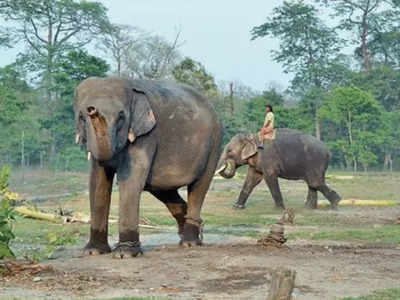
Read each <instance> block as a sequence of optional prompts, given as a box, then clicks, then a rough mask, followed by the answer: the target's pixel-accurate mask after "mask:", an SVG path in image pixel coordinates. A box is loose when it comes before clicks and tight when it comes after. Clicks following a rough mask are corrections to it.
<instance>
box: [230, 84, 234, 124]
mask: <svg viewBox="0 0 400 300" xmlns="http://www.w3.org/2000/svg"><path fill="white" fill-rule="evenodd" d="M229 110H230V114H231V116H233V113H234V112H235V107H234V105H233V82H231V83H229Z"/></svg>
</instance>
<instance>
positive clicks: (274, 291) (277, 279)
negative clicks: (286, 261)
mask: <svg viewBox="0 0 400 300" xmlns="http://www.w3.org/2000/svg"><path fill="white" fill-rule="evenodd" d="M271 275H272V278H271V285H270V289H269V293H268V297H267V300H291V299H292V293H293V289H294V283H295V279H296V271H294V270H290V269H286V268H283V267H280V268H277V269H275V270H274V271H272V272H271Z"/></svg>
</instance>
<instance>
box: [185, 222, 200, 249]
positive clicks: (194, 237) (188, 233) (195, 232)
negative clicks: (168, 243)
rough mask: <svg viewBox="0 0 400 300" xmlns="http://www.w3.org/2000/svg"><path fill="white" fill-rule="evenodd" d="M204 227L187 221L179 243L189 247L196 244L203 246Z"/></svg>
mask: <svg viewBox="0 0 400 300" xmlns="http://www.w3.org/2000/svg"><path fill="white" fill-rule="evenodd" d="M202 239H203V237H202V229H201V225H200V226H198V225H194V224H190V223H186V224H185V227H184V229H183V236H182V239H181V241H180V243H179V245H181V246H183V247H186V248H189V247H194V246H201V245H202V244H203V241H202Z"/></svg>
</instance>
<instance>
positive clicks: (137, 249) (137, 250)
mask: <svg viewBox="0 0 400 300" xmlns="http://www.w3.org/2000/svg"><path fill="white" fill-rule="evenodd" d="M112 252H113V258H118V259H123V258H130V257H136V256H139V255H143V251H142V248H141V245H140V242H139V241H138V242H129V241H126V242H119V243H117V244H116V245H115V247H114V249H113V251H112Z"/></svg>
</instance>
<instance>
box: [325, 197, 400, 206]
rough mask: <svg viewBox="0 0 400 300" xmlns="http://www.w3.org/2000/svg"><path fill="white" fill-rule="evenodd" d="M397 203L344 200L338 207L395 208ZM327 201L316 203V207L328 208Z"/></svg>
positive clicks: (390, 201)
mask: <svg viewBox="0 0 400 300" xmlns="http://www.w3.org/2000/svg"><path fill="white" fill-rule="evenodd" d="M397 204H398V202H396V201H392V200H360V199H346V200H341V201H340V202H339V204H338V205H339V206H396V205H397ZM330 205H331V204H330V202H329V201H327V200H321V201H318V207H326V206H330Z"/></svg>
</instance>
